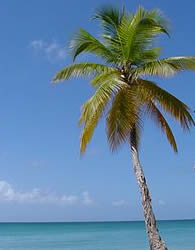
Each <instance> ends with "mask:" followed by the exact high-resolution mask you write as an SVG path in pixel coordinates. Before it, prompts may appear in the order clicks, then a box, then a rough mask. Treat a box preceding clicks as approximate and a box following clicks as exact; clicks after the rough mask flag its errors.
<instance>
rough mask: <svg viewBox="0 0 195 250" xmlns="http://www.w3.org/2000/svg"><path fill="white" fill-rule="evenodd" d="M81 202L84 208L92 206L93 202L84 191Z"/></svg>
mask: <svg viewBox="0 0 195 250" xmlns="http://www.w3.org/2000/svg"><path fill="white" fill-rule="evenodd" d="M82 197H83V201H82V203H83V204H84V205H86V206H90V205H93V204H94V201H93V200H92V199H91V198H90V196H89V192H87V191H85V192H83V193H82Z"/></svg>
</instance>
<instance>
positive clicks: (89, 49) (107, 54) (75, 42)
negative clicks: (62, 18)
mask: <svg viewBox="0 0 195 250" xmlns="http://www.w3.org/2000/svg"><path fill="white" fill-rule="evenodd" d="M70 49H71V50H72V52H73V60H75V59H76V57H77V56H78V55H80V54H81V53H92V54H93V55H95V56H99V57H102V58H103V59H104V60H105V61H106V62H115V61H116V60H117V57H116V56H115V55H113V54H112V52H111V51H110V50H109V49H108V48H107V47H105V45H104V44H103V43H101V42H100V41H99V40H97V39H96V38H95V37H94V36H92V35H91V34H90V33H89V32H87V31H86V30H84V29H82V28H80V29H79V31H78V32H77V33H76V34H75V36H74V38H73V39H72V40H71V43H70Z"/></svg>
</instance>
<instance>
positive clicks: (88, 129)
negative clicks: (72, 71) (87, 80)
mask: <svg viewBox="0 0 195 250" xmlns="http://www.w3.org/2000/svg"><path fill="white" fill-rule="evenodd" d="M125 85H126V84H124V83H123V82H121V81H118V80H117V79H116V80H114V79H113V80H112V81H104V82H103V83H102V84H101V85H100V86H99V88H98V89H97V90H96V92H95V94H94V95H93V96H92V97H91V98H90V99H89V100H88V101H87V102H86V103H85V104H84V105H83V107H82V113H81V117H80V120H79V124H80V125H82V124H83V125H84V127H83V131H82V135H81V145H80V150H81V153H84V152H85V149H86V147H87V144H88V143H89V141H90V139H91V137H92V135H93V131H94V129H95V128H96V126H97V123H98V121H99V119H100V118H101V116H102V114H103V112H104V110H105V109H106V107H107V105H108V103H109V101H110V100H111V99H112V97H113V96H114V95H116V93H117V92H118V91H119V90H121V89H123V88H124V87H125Z"/></svg>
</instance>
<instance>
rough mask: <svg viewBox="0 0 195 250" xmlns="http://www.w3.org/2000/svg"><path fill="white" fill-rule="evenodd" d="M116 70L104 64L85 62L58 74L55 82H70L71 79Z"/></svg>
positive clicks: (73, 65) (71, 66)
mask: <svg viewBox="0 0 195 250" xmlns="http://www.w3.org/2000/svg"><path fill="white" fill-rule="evenodd" d="M114 70H115V69H114V68H112V67H109V66H106V65H103V64H98V63H92V62H83V63H74V64H72V65H70V66H67V67H65V68H64V69H63V70H61V71H59V72H57V73H56V75H55V77H54V78H53V82H57V81H63V80H69V79H70V78H71V77H81V76H91V75H97V74H105V73H110V72H113V71H114Z"/></svg>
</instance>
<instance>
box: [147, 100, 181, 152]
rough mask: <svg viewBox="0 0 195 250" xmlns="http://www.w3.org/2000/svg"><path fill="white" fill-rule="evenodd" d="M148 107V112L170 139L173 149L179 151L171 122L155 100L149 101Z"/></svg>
mask: <svg viewBox="0 0 195 250" xmlns="http://www.w3.org/2000/svg"><path fill="white" fill-rule="evenodd" d="M146 108H147V114H150V116H151V118H152V120H153V121H154V122H155V123H156V124H157V126H159V127H160V128H161V130H162V131H163V132H164V133H165V134H166V136H167V140H168V141H169V143H170V145H171V147H172V148H173V150H174V151H175V152H178V150H177V144H176V141H175V138H174V135H173V133H172V131H171V128H170V127H169V124H168V123H167V121H166V119H165V118H164V116H163V115H162V113H161V112H160V110H159V109H158V108H157V107H156V105H155V104H154V103H153V102H148V103H147V106H146Z"/></svg>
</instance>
